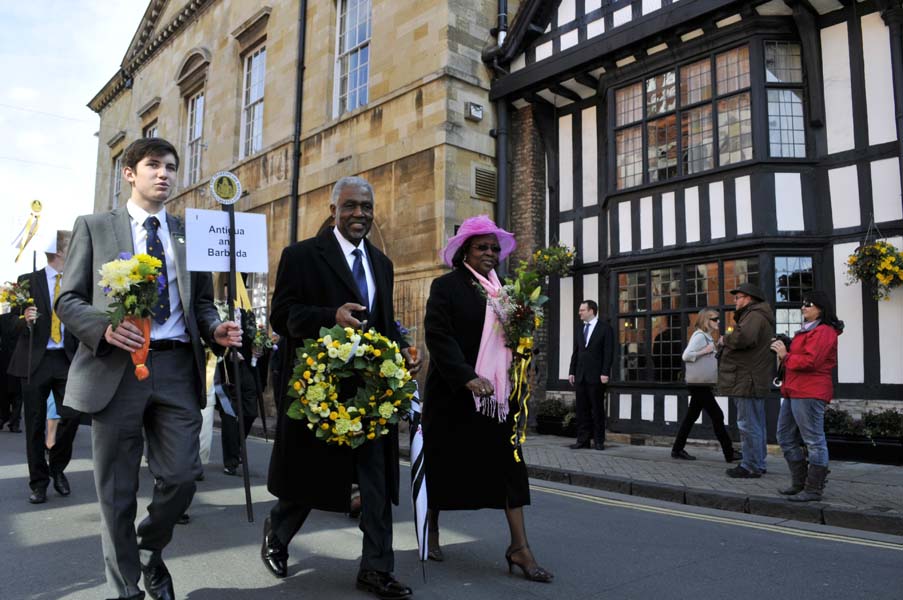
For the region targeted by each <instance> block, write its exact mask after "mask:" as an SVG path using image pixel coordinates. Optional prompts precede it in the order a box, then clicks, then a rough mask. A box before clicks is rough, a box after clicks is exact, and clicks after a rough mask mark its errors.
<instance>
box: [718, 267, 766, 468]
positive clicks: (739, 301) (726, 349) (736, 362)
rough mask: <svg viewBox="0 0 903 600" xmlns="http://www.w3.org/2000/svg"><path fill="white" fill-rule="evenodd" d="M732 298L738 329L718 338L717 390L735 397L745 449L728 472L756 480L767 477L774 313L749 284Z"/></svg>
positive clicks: (738, 288)
mask: <svg viewBox="0 0 903 600" xmlns="http://www.w3.org/2000/svg"><path fill="white" fill-rule="evenodd" d="M730 293H731V294H733V295H734V306H736V307H737V311H736V312H735V313H734V329H733V331H728V333H726V334H725V335H723V336H721V337H720V338H718V345H719V346H720V347H721V362H720V363H719V364H718V391H719V392H720V393H721V394H722V395H725V396H732V397H733V398H734V402H735V403H736V406H737V427H738V428H739V429H740V442H741V446H742V448H743V457H742V458H741V463H740V464H739V465H737V466H736V467H734V468H732V469H728V470H727V474H728V476H729V477H734V478H757V477H761V476H762V474H763V473H765V456H766V454H767V440H766V437H765V436H766V430H765V396H767V395H768V390H769V389H770V386H771V379H772V375H773V372H774V355H773V354H772V353H771V350H770V347H771V339H772V337H774V311H773V310H772V309H771V306H769V305H768V303H767V302H766V301H765V294H763V293H762V290H760V289H759V288H758V287H757V286H755V285H753V284H751V283H743V284H741V285H739V286H737V287H736V288H734V289H732V290H731V291H730Z"/></svg>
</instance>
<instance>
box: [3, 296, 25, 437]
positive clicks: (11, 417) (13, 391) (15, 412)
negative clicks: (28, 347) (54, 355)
mask: <svg viewBox="0 0 903 600" xmlns="http://www.w3.org/2000/svg"><path fill="white" fill-rule="evenodd" d="M18 323H19V315H18V314H16V313H13V312H8V313H5V314H3V315H0V429H3V426H4V425H6V428H7V429H8V430H9V432H10V433H21V432H22V426H21V424H20V423H21V420H22V387H21V384H20V383H19V378H18V377H14V376H13V375H10V374H8V373H7V372H6V370H7V369H8V368H9V360H10V358H12V355H13V352H14V351H15V350H16V342H17V341H18V339H19V328H18V326H17V324H18Z"/></svg>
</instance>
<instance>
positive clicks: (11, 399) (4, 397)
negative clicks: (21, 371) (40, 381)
mask: <svg viewBox="0 0 903 600" xmlns="http://www.w3.org/2000/svg"><path fill="white" fill-rule="evenodd" d="M21 420H22V385H21V384H20V383H19V378H18V377H13V376H12V375H7V374H6V373H2V374H0V427H2V426H3V423H9V424H10V425H12V426H16V425H19V422H20V421H21Z"/></svg>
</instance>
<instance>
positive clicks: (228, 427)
mask: <svg viewBox="0 0 903 600" xmlns="http://www.w3.org/2000/svg"><path fill="white" fill-rule="evenodd" d="M226 364H227V369H228V371H229V376H230V380H232V381H234V379H232V363H231V362H227V363H226ZM239 365H240V367H241V368H240V370H241V409H242V413H243V416H244V425H245V438H247V437H248V433H249V432H250V431H251V425H253V424H254V420H255V419H256V418H257V385H256V384H255V382H254V377H255V373H254V371H253V370H252V369H251V368H250V367H249V366H248V365H246V364H245V363H244V362H241V363H239ZM223 388H224V389H225V390H226V393H227V394H228V395H229V400H231V402H232V410H233V411H234V412H235V415H236V417H237V416H238V405H237V404H238V399H237V398H236V397H235V388H234V385H233V384H232V383H229V384H223ZM216 407H217V410H219V417H220V426H221V428H222V443H223V466H224V467H230V468H233V469H234V468H236V467H238V464H239V462H238V460H239V457H240V456H241V441H240V438H241V436H240V435H239V431H238V419H237V418H236V417H233V416H232V415H230V414H227V413H226V411H225V410H223V407H222V405H221V404H217V405H216Z"/></svg>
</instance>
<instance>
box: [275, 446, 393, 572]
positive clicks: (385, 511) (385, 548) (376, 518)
mask: <svg viewBox="0 0 903 600" xmlns="http://www.w3.org/2000/svg"><path fill="white" fill-rule="evenodd" d="M385 443H386V441H385V440H384V439H377V440H373V441H370V442H367V443H365V444H364V445H362V446H360V447H359V448H357V449H355V450H354V458H355V460H354V467H355V470H356V472H357V479H358V485H359V486H360V491H361V520H360V529H361V531H362V532H363V533H364V541H363V546H362V548H361V564H360V569H361V570H362V571H380V572H382V573H391V572H392V571H393V570H395V555H394V553H393V551H392V500H391V499H390V498H389V490H388V485H387V481H386V458H385V456H386V455H385V448H384V444H385ZM348 494H349V496H348V497H349V498H350V497H351V490H350V489H349V490H348ZM310 511H311V507H310V506H309V505H307V504H303V503H300V502H295V501H292V500H285V499H282V498H280V499H279V500H278V501H277V502H276V505H275V506H274V507H273V509H272V510H271V511H270V527H271V530H272V531H273V533H274V534H275V535H276V537H277V538H278V539H279V541H280V542H282V543H283V544H285V545H286V546H288V545H289V543H290V542H291V540H292V538H293V537H295V534H296V533H298V531H299V530H300V529H301V526H302V525H304V521H305V520H306V519H307V515H309V514H310Z"/></svg>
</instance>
